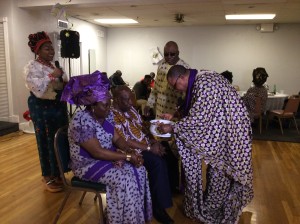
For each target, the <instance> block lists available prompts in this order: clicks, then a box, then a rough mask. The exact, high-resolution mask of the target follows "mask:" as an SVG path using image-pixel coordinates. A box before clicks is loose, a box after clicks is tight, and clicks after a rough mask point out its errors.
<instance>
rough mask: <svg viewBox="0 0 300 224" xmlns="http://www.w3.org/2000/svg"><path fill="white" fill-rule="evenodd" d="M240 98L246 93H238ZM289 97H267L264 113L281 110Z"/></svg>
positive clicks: (280, 94) (278, 94) (279, 95)
mask: <svg viewBox="0 0 300 224" xmlns="http://www.w3.org/2000/svg"><path fill="white" fill-rule="evenodd" d="M238 92H239V94H240V96H244V95H245V93H246V91H238ZM288 96H289V95H287V94H282V93H276V94H275V95H273V94H272V95H271V94H269V95H268V99H267V104H266V111H268V110H281V109H282V107H283V104H284V101H285V100H286V99H287V98H288Z"/></svg>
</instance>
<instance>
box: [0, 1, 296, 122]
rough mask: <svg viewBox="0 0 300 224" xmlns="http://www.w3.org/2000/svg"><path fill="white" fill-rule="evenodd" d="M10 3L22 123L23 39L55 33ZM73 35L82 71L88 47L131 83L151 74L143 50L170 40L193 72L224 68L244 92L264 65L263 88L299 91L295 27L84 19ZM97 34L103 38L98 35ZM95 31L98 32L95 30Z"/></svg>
mask: <svg viewBox="0 0 300 224" xmlns="http://www.w3.org/2000/svg"><path fill="white" fill-rule="evenodd" d="M16 1H17V0H13V1H4V0H0V17H8V26H9V38H10V40H9V42H10V57H11V58H10V63H11V75H12V83H13V113H14V115H16V116H19V117H20V121H21V122H22V121H23V118H22V114H23V112H24V111H26V110H27V108H28V107H27V97H28V95H29V92H28V90H27V89H26V88H25V84H24V79H23V75H22V74H23V67H24V66H25V64H26V63H27V62H28V61H29V60H31V59H33V58H34V55H33V54H32V53H31V51H30V49H29V47H28V46H27V42H28V35H29V34H30V33H34V32H37V31H41V30H44V31H46V32H54V31H57V32H59V31H60V30H59V29H58V28H57V26H56V18H54V17H53V16H52V15H51V14H50V11H49V10H44V11H30V10H24V9H20V8H18V7H17V6H16ZM70 21H71V22H72V23H73V25H74V26H73V29H74V30H77V31H79V33H80V41H81V44H82V55H83V58H82V60H83V64H82V65H83V73H88V62H87V61H88V49H95V55H96V67H97V69H99V70H100V71H107V73H108V75H111V74H112V73H113V72H115V71H116V70H117V69H120V70H121V71H122V72H123V74H124V79H125V80H126V81H129V82H130V84H131V85H133V84H134V83H135V82H136V81H138V80H140V79H141V78H142V77H143V76H144V75H145V74H149V73H150V72H152V71H154V72H156V69H157V66H156V65H153V64H152V61H151V57H150V52H149V50H150V49H151V48H153V47H159V48H160V49H161V51H163V47H164V45H165V43H166V42H167V41H169V40H174V41H176V42H177V43H178V45H179V50H180V57H181V58H182V59H184V60H185V61H186V62H188V63H189V64H190V65H191V66H192V67H194V68H197V69H203V68H205V69H212V70H216V71H217V72H222V71H224V70H230V71H232V72H233V75H234V84H237V85H239V86H240V87H241V89H242V90H246V89H248V87H249V86H250V84H251V80H252V70H253V69H254V68H256V67H259V66H261V67H265V68H266V70H267V72H268V73H269V79H268V81H267V82H268V84H269V85H270V87H271V88H272V86H273V85H274V84H276V85H277V89H278V90H281V89H283V90H285V92H286V93H288V94H294V93H298V92H299V91H300V86H299V83H300V78H299V74H298V72H299V71H300V63H299V58H300V24H279V30H276V31H275V32H272V33H260V32H258V31H256V29H255V26H253V25H247V26H240V25H232V26H229V25H228V26H202V27H182V28H174V27H172V28H130V29H125V28H108V29H106V28H104V27H101V26H97V25H94V24H90V23H87V22H85V21H81V20H77V19H72V18H71V19H70ZM99 30H100V31H103V33H104V37H100V36H99ZM100 33H101V32H100Z"/></svg>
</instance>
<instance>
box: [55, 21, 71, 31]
mask: <svg viewBox="0 0 300 224" xmlns="http://www.w3.org/2000/svg"><path fill="white" fill-rule="evenodd" d="M68 25H69V23H68V22H67V21H63V20H59V19H58V20H57V27H58V28H61V29H68Z"/></svg>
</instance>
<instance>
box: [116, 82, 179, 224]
mask: <svg viewBox="0 0 300 224" xmlns="http://www.w3.org/2000/svg"><path fill="white" fill-rule="evenodd" d="M112 111H113V113H114V120H115V128H116V131H117V132H118V134H119V135H120V136H122V137H123V138H125V139H126V141H127V142H128V143H129V145H130V147H131V148H133V149H135V150H137V151H140V152H141V154H142V155H143V159H144V166H145V167H146V169H147V171H148V178H149V185H150V192H151V196H152V204H153V216H154V217H155V218H156V220H157V221H159V222H161V223H174V221H173V220H172V219H171V218H170V216H169V215H168V214H167V212H166V211H165V209H166V208H169V207H171V206H172V196H171V190H170V186H169V178H168V170H167V165H166V161H165V160H164V158H163V157H162V156H163V155H164V153H165V151H164V147H163V146H162V145H161V144H160V143H159V142H157V141H155V140H154V139H150V138H149V137H148V135H147V134H146V133H147V132H146V131H145V130H143V121H142V118H141V116H140V115H139V114H138V112H137V111H136V110H135V109H134V107H133V106H132V92H131V90H130V89H129V88H128V87H127V86H118V87H116V88H115V90H114V100H113V107H112Z"/></svg>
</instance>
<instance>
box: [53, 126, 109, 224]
mask: <svg viewBox="0 0 300 224" xmlns="http://www.w3.org/2000/svg"><path fill="white" fill-rule="evenodd" d="M54 151H55V155H56V159H57V163H58V167H59V172H60V176H61V178H62V181H63V184H64V187H65V190H66V195H65V198H64V200H63V202H62V204H61V206H60V208H59V210H58V212H57V214H56V217H55V219H54V222H53V223H54V224H56V223H57V221H58V219H59V217H60V215H61V213H62V210H63V208H64V206H65V204H66V202H67V200H68V198H69V196H70V194H71V193H72V191H83V194H82V196H81V198H80V201H79V205H81V204H82V201H83V199H84V197H85V194H86V192H93V193H95V194H96V196H95V198H94V199H95V201H96V200H97V198H98V200H99V213H100V219H99V223H100V224H104V216H103V205H102V198H101V194H100V193H105V192H106V186H105V185H104V184H100V183H94V182H89V181H84V180H81V179H79V178H78V177H75V176H73V177H72V179H71V180H67V177H66V176H65V174H66V173H67V172H69V171H71V169H70V168H69V167H68V165H69V161H70V149H69V141H68V126H64V127H62V128H60V129H59V130H58V131H57V132H56V134H55V139H54Z"/></svg>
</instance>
